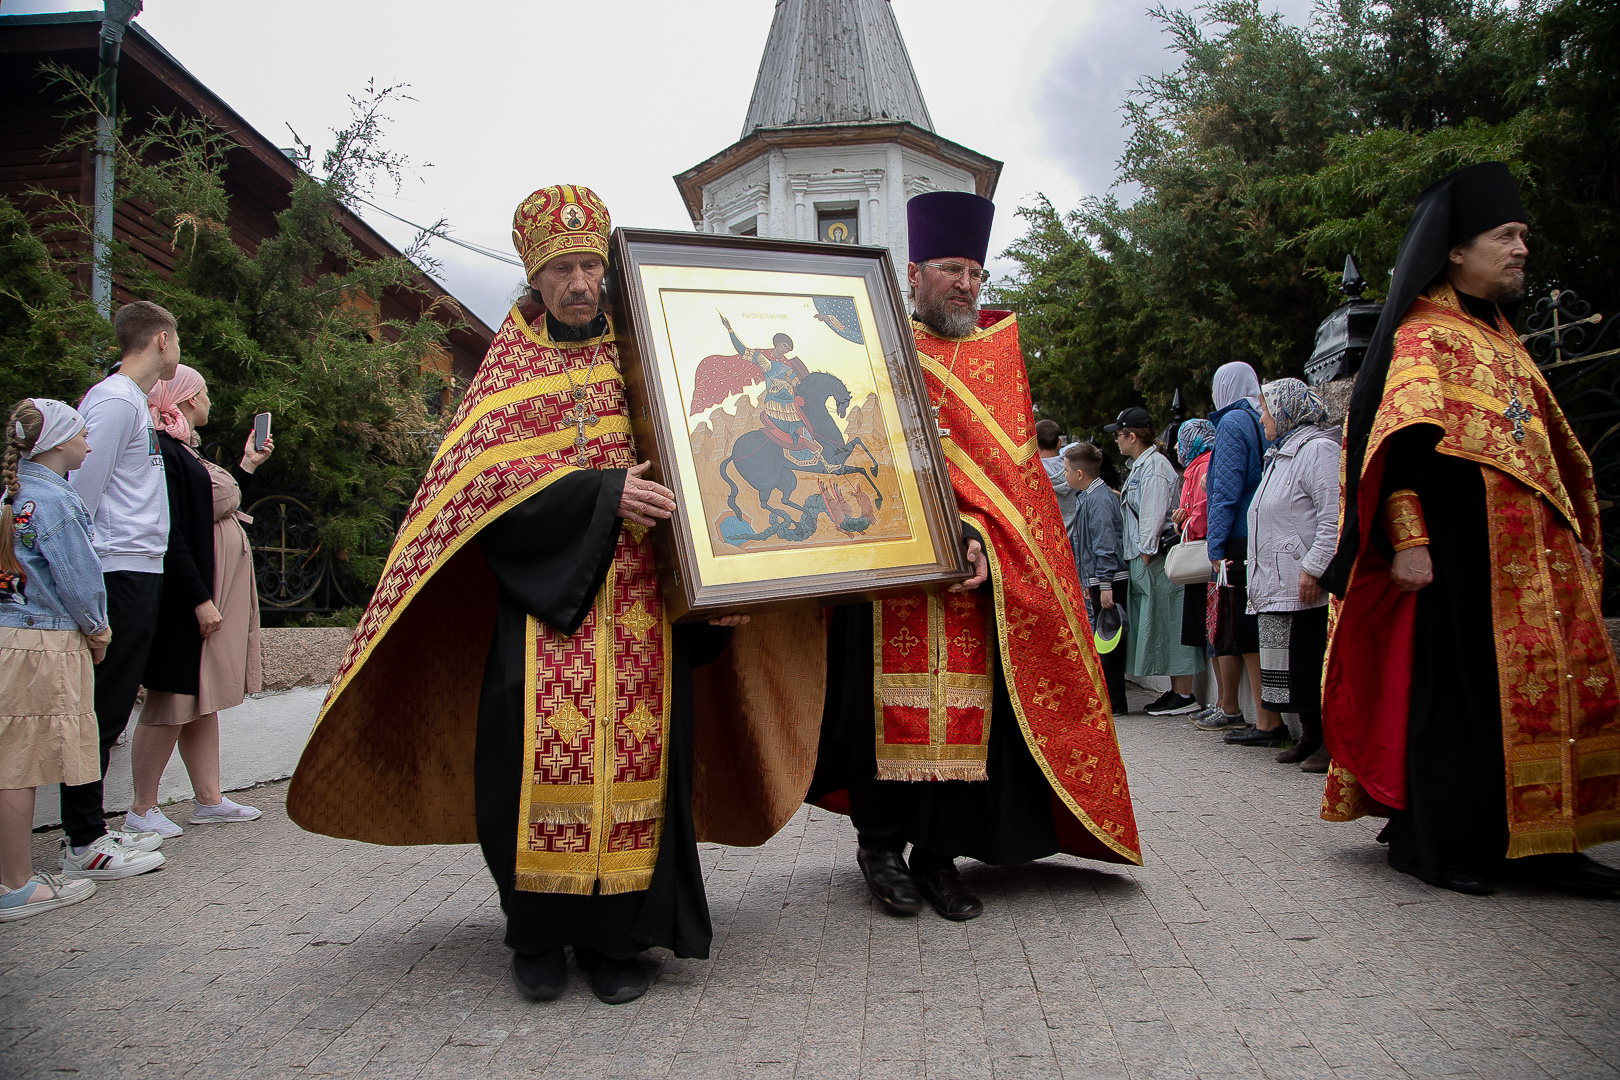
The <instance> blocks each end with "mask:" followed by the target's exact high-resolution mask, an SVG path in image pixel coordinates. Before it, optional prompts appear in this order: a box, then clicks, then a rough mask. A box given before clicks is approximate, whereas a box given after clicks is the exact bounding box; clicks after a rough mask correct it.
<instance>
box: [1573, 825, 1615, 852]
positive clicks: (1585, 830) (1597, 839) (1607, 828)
mask: <svg viewBox="0 0 1620 1080" xmlns="http://www.w3.org/2000/svg"><path fill="white" fill-rule="evenodd" d="M1616 840H1620V821H1595V822H1592V823H1590V824H1586V825H1579V824H1578V825H1576V826H1575V850H1577V851H1580V850H1582V849H1584V848H1589V847H1594V846H1595V845H1597V844H1608V843H1613V842H1614V841H1616Z"/></svg>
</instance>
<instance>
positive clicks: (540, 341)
mask: <svg viewBox="0 0 1620 1080" xmlns="http://www.w3.org/2000/svg"><path fill="white" fill-rule="evenodd" d="M511 314H512V322H513V323H515V324H516V325H517V328H518V331H519V332H520V333H522V335H523V336H524V337H526V338H528V339H529V340H530V341H532V342H534V343H535V344H536V345H539V346H540V347H541V348H544V349H559V350H561V349H586V348H591V347H593V346H595V345H598V344H601V345H606V344H608V343H610V342H613V341H617V340H618V339H617V338H616V337H614V335H613V324H612V323H611V322H609V323H608V328H607V333H605V334H602V335H600V336H598V337H593V338H585V339H584V340H582V341H553V340H552V339H551V334H550V333H548V332H547V331H546V330H545V325H546V320H545V319H544V318H543V317H542V318H541V320H540V326H541V329H540V330H539V331H538V332H537V331H536V330H535V329H534V327H532V326H530V325H529V321H528V320H527V319H525V318H524V317H523V313H522V312H521V311H519V310H518V306H517V305H516V304H513V305H512V313H511Z"/></svg>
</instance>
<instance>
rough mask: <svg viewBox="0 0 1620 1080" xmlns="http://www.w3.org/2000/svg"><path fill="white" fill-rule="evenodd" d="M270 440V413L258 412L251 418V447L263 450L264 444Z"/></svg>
mask: <svg viewBox="0 0 1620 1080" xmlns="http://www.w3.org/2000/svg"><path fill="white" fill-rule="evenodd" d="M269 441H270V414H269V413H267V412H262V413H259V414H258V415H256V416H254V418H253V449H254V450H263V449H264V444H265V443H267V442H269Z"/></svg>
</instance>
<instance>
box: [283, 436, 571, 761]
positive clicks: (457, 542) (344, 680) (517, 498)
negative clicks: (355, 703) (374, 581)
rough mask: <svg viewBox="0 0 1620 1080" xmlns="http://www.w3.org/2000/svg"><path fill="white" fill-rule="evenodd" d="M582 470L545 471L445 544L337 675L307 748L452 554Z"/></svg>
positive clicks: (395, 548) (391, 557) (396, 549)
mask: <svg viewBox="0 0 1620 1080" xmlns="http://www.w3.org/2000/svg"><path fill="white" fill-rule="evenodd" d="M579 471H580V470H579V468H578V467H577V466H574V465H562V466H558V467H557V468H555V469H553V470H551V471H550V472H548V473H546V474H545V475H544V476H542V477H540V479H539V480H537V481H536V482H535V483H533V484H530V485H529V486H527V487H525V488H523V489H522V490H521V491H517V492H514V493H512V494H511V495H509V496H507V497H506V498H504V499H502V500H501V501H500V502H498V503H496V504H495V505H494V506H491V507H490V508H489V509H488V510H487V511H485V512H484V514H483V515H482V516H481V517H479V519H478V520H477V521H475V522H473V523H472V524H470V525H468V526H467V528H465V529H463V530H462V531H461V533H460V534H459V535H457V536H456V538H455V539H454V540H452V541H450V543H449V544H448V545H446V547H445V549H444V550H443V551H442V552H440V553H439V555H438V557H437V558H436V559H434V560H433V565H432V566H431V567H429V568H428V570H427V572H425V573H424V574H422V576H421V577H419V578H417V579H416V580H415V581H413V582H411V584H410V586H409V587H408V588H407V589H406V590H405V591H404V592H403V593H401V594H400V597H399V600H398V601H397V602H396V603H395V604H394V606H393V607H392V608H390V609H389V611H388V615H387V616H386V617H385V618H384V619H383V620H382V622H380V623H378V624H377V628H376V629H375V630H374V631H373V632H372V634H371V638H370V639H369V640H368V641H367V642H366V644H365V646H364V647H363V648H362V649H361V650H360V654H359V655H358V656H356V657H355V658H354V663H352V664H350V665H349V666H348V668H347V670H345V671H343V672H342V673H340V674H339V675H338V677H337V678H336V679H334V680H333V682H332V686H331V688H330V689H329V690H328V691H327V694H326V700H325V701H324V702H322V703H321V711H320V715H319V716H317V717H316V718H315V725H314V727H311V728H310V729H309V735H308V736H306V737H305V739H304V745H305V746H306V747H308V745H309V743H310V742H311V740H313V739H314V738H315V729H316V728H318V727H320V726H321V721H322V720H323V719H325V717H326V712H327V710H328V709H330V708H331V707H332V702H334V701H336V700H337V699H338V696H339V695H340V694H341V693H342V692H343V689H344V687H346V686H348V685H349V683H350V682H352V681H353V680H354V677H355V676H356V675H357V674H359V672H360V669H361V667H363V666H364V665H365V662H366V660H367V659H369V658H370V656H371V654H372V652H373V651H375V650H376V648H377V645H378V643H379V642H381V641H382V639H383V637H384V636H385V635H386V634H387V632H388V630H389V629H390V628H391V627H392V626H393V625H394V623H396V622H398V621H399V617H400V616H401V615H403V614H404V613H405V609H406V608H407V607H409V606H410V604H411V601H412V600H414V599H415V598H416V594H417V593H419V592H421V591H422V589H423V587H424V586H426V585H427V583H428V581H429V580H431V579H432V577H433V575H434V574H435V573H437V572H438V570H439V567H441V566H443V565H444V564H445V563H447V562H449V561H450V557H451V556H453V555H454V554H455V553H456V552H458V551H460V550H461V549H462V548H463V547H466V546H467V544H468V542H469V541H471V540H472V539H473V537H475V536H477V535H478V533H479V531H480V530H482V529H483V527H484V524H485V523H486V522H489V521H493V520H494V519H495V518H497V517H499V516H501V515H502V514H504V513H506V511H508V510H510V509H511V508H512V507H514V506H516V505H517V504H518V503H520V502H522V501H523V500H524V499H527V498H529V497H530V496H531V495H538V494H540V493H541V492H542V491H544V490H545V489H546V488H548V487H550V486H551V485H552V484H553V483H555V482H556V481H558V480H561V479H562V478H563V477H564V476H567V475H569V474H570V473H576V472H579ZM419 531H420V530H419ZM400 550H401V545H400V544H399V543H398V542H395V544H394V546H393V548H392V550H390V551H389V553H388V561H387V562H386V563H384V564H383V574H384V575H386V574H387V573H388V567H389V566H391V565H393V562H394V557H395V555H397V554H398V553H399V551H400Z"/></svg>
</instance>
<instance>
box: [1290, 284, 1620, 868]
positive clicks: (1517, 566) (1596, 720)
mask: <svg viewBox="0 0 1620 1080" xmlns="http://www.w3.org/2000/svg"><path fill="white" fill-rule="evenodd" d="M1515 396H1516V398H1517V400H1519V401H1520V402H1522V403H1523V404H1526V405H1528V406H1529V416H1528V418H1524V417H1521V423H1522V426H1523V431H1524V436H1525V437H1524V439H1523V441H1522V442H1521V441H1520V440H1518V439H1515V438H1514V437H1513V435H1514V428H1513V423H1512V421H1511V420H1510V419H1509V418H1508V417H1507V416H1505V415H1504V413H1505V412H1506V411H1507V410H1508V408H1509V405H1510V403H1511V402H1512V401H1513V400H1515ZM1414 424H1428V425H1433V426H1435V427H1438V428H1440V430H1441V437H1440V442H1439V444H1438V446H1437V449H1438V450H1439V452H1440V453H1442V454H1448V455H1451V456H1453V457H1460V458H1465V459H1467V460H1470V461H1474V462H1477V463H1479V465H1480V467H1481V471H1482V473H1483V476H1484V482H1485V502H1486V507H1485V509H1486V516H1485V520H1486V523H1487V527H1488V528H1489V530H1490V533H1489V540H1490V564H1491V579H1490V581H1489V582H1488V583H1487V584H1488V587H1489V589H1490V592H1491V608H1492V629H1493V632H1494V637H1495V642H1496V663H1497V672H1498V674H1497V679H1498V684H1499V685H1498V694H1499V697H1500V700H1501V710H1502V740H1503V751H1504V757H1505V762H1506V770H1505V775H1504V777H1503V783H1504V785H1505V788H1506V791H1507V804H1508V834H1509V843H1508V851H1507V855H1508V856H1509V857H1519V856H1524V855H1536V854H1544V853H1549V852H1559V851H1571V850H1579V849H1580V848H1583V847H1587V846H1589V845H1591V844H1596V843H1602V842H1605V841H1607V840H1613V839H1620V694H1617V690H1620V687H1617V682H1620V667H1617V666H1616V663H1615V658H1614V652H1613V649H1612V648H1611V646H1610V644H1609V639H1608V634H1607V632H1606V629H1605V627H1604V623H1603V619H1602V615H1601V610H1600V604H1599V593H1600V586H1601V581H1600V579H1599V577H1598V575H1597V574H1596V573H1588V572H1587V571H1586V569H1585V564H1584V561H1583V560H1582V558H1581V556H1580V550H1579V549H1580V545H1581V544H1583V543H1584V544H1585V545H1586V546H1587V547H1588V548H1589V549H1590V550H1591V551H1592V552H1593V553H1594V555H1596V554H1597V553H1598V552H1600V550H1601V532H1600V527H1599V523H1598V507H1597V496H1596V490H1595V487H1594V485H1593V483H1592V469H1591V464H1590V462H1589V461H1588V459H1587V457H1586V454H1585V452H1584V451H1583V450H1582V449H1581V447H1580V443H1579V442H1578V441H1577V440H1576V438H1575V434H1574V432H1573V431H1571V430H1570V427H1569V424H1568V422H1567V421H1566V420H1565V418H1564V414H1563V411H1562V410H1561V409H1560V408H1559V406H1558V402H1557V400H1556V399H1555V398H1554V397H1553V395H1552V392H1551V390H1550V389H1549V388H1548V386H1547V382H1546V380H1545V379H1544V378H1543V377H1542V376H1541V373H1540V372H1539V371H1537V370H1536V367H1535V364H1534V362H1533V361H1532V360H1531V359H1530V356H1529V354H1528V353H1526V352H1525V351H1524V348H1523V346H1522V345H1520V344H1519V342H1518V341H1517V340H1516V339H1514V338H1513V336H1512V335H1511V334H1508V333H1504V332H1502V331H1501V330H1500V329H1499V328H1489V327H1486V326H1485V325H1484V324H1483V323H1481V322H1480V321H1479V320H1477V319H1474V318H1473V317H1471V316H1469V315H1468V314H1467V313H1466V312H1464V311H1463V310H1462V308H1461V306H1460V304H1459V303H1458V301H1457V297H1456V294H1455V293H1454V292H1453V291H1452V289H1451V287H1450V286H1449V285H1443V286H1440V287H1439V288H1436V289H1433V290H1431V291H1430V293H1429V294H1428V295H1426V296H1420V297H1419V298H1418V299H1417V300H1415V301H1413V303H1412V306H1411V308H1410V309H1409V310H1408V311H1407V313H1406V316H1405V318H1404V319H1403V320H1402V322H1401V324H1400V326H1399V327H1398V328H1397V329H1396V331H1395V346H1394V352H1393V356H1392V357H1391V360H1390V368H1389V375H1388V377H1387V379H1386V381H1385V386H1384V396H1383V400H1382V402H1381V403H1380V405H1379V408H1378V413H1377V415H1376V417H1375V419H1374V421H1373V428H1372V433H1371V435H1370V436H1369V440H1368V446H1367V455H1366V464H1365V466H1364V467H1363V471H1362V479H1361V489H1360V490H1361V498H1362V505H1361V508H1360V514H1361V521H1362V522H1363V523H1364V526H1363V527H1364V528H1367V529H1370V528H1371V523H1372V522H1374V521H1376V520H1378V519H1379V514H1380V510H1381V508H1380V507H1378V505H1377V500H1378V494H1379V488H1380V481H1381V479H1382V476H1383V469H1384V452H1385V450H1386V449H1387V446H1386V443H1387V440H1388V438H1389V436H1390V435H1392V434H1393V433H1394V432H1396V431H1399V430H1402V429H1404V428H1406V427H1409V426H1411V425H1414ZM1396 494H1397V495H1398V494H1400V493H1396ZM1397 502H1398V503H1399V500H1397ZM1399 509H1400V507H1399V506H1397V507H1396V512H1397V513H1398V512H1399ZM1389 568H1390V563H1389V561H1388V559H1387V558H1385V557H1384V556H1383V555H1382V554H1381V553H1380V552H1379V551H1378V550H1377V547H1376V546H1375V545H1373V544H1371V543H1370V542H1369V538H1368V537H1367V536H1363V537H1362V543H1361V547H1360V554H1359V555H1358V557H1357V559H1356V565H1355V567H1354V569H1353V571H1352V573H1351V577H1350V582H1349V585H1348V588H1347V589H1346V592H1345V598H1344V600H1343V601H1342V602H1340V601H1335V603H1334V605H1333V608H1334V618H1333V623H1332V627H1331V629H1330V635H1329V644H1328V655H1327V662H1326V670H1325V685H1324V691H1323V699H1322V708H1323V731H1324V736H1325V738H1326V740H1327V742H1328V745H1329V748H1330V749H1331V750H1332V751H1333V765H1332V766H1331V768H1330V770H1329V773H1328V782H1327V787H1326V789H1325V790H1324V792H1323V796H1322V811H1321V813H1322V817H1324V818H1326V819H1327V820H1329V821H1348V820H1351V819H1354V818H1357V817H1361V816H1363V815H1365V814H1369V813H1387V812H1388V811H1389V809H1391V808H1393V809H1404V808H1405V806H1406V752H1405V749H1406V723H1407V708H1408V705H1407V702H1408V696H1409V692H1410V687H1411V679H1412V626H1413V618H1414V612H1415V607H1414V605H1415V594H1413V593H1402V592H1400V591H1398V590H1397V589H1395V587H1394V585H1393V583H1392V582H1391V581H1390V578H1389ZM1368 671H1376V672H1377V673H1378V678H1376V679H1368V678H1366V677H1365V672H1368Z"/></svg>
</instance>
